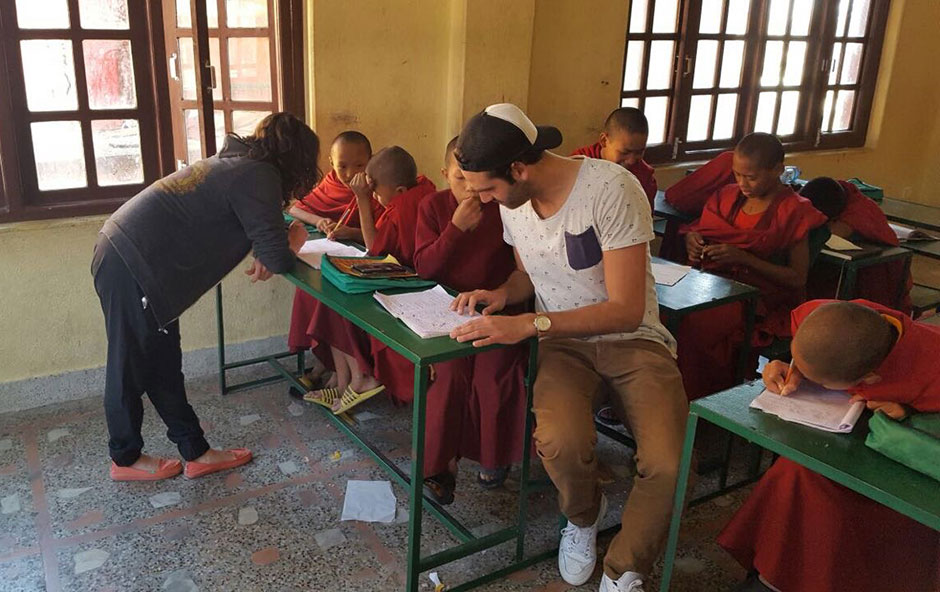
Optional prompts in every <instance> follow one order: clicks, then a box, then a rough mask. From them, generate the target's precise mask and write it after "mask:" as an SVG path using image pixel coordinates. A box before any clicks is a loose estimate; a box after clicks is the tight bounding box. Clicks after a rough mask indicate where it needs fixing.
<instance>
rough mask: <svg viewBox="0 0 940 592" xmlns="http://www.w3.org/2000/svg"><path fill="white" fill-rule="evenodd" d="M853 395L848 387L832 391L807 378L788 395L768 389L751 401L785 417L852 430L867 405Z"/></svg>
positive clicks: (819, 426)
mask: <svg viewBox="0 0 940 592" xmlns="http://www.w3.org/2000/svg"><path fill="white" fill-rule="evenodd" d="M849 399H850V396H849V394H848V393H846V392H845V391H831V390H828V389H825V388H823V387H821V386H818V385H815V384H812V383H808V382H807V383H804V384H802V385H800V388H799V389H798V390H797V391H796V392H795V393H792V394H790V395H787V396H786V397H783V396H780V395H776V394H774V393H772V392H770V391H767V390H765V391H764V392H762V393H761V394H760V395H758V396H757V397H756V398H755V399H754V400H753V401H752V402H751V407H753V408H755V409H760V410H761V411H764V412H765V413H769V414H771V415H776V416H777V417H779V418H780V419H783V420H784V421H790V422H793V423H799V424H803V425H806V426H810V427H813V428H816V429H819V430H824V431H827V432H838V433H848V432H851V431H852V428H854V427H855V422H856V421H858V418H859V416H860V415H861V414H862V410H863V409H864V408H865V403H863V402H861V401H859V402H857V403H852V402H850V400H849Z"/></svg>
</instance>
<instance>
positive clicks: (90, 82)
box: [0, 0, 303, 221]
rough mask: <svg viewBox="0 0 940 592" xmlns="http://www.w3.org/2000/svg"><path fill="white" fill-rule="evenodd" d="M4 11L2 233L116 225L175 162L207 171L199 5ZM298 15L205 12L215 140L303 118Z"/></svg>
mask: <svg viewBox="0 0 940 592" xmlns="http://www.w3.org/2000/svg"><path fill="white" fill-rule="evenodd" d="M7 5H10V6H11V7H12V8H13V12H12V16H11V18H6V15H4V18H2V19H0V37H2V42H0V64H5V69H3V68H0V122H2V123H0V221H16V220H27V219H36V218H55V217H67V216H76V215H88V214H97V213H106V212H110V211H112V210H114V209H115V208H116V207H117V206H119V205H120V204H121V203H123V202H124V201H126V200H127V199H128V198H130V197H132V196H133V195H135V194H136V193H137V192H139V191H140V190H141V189H143V188H144V187H146V186H147V185H148V184H150V183H152V182H153V181H154V180H156V179H158V178H160V177H161V176H163V175H165V174H168V173H169V172H172V171H173V170H174V169H175V164H176V163H175V160H176V159H179V160H180V161H183V162H189V161H192V160H194V159H197V158H199V157H201V150H202V147H201V141H200V137H199V134H198V133H196V134H195V136H194V135H193V131H196V132H198V131H199V116H198V114H197V109H198V108H201V106H202V101H196V100H195V98H196V97H195V93H196V76H195V67H194V61H193V53H194V52H193V28H192V25H191V19H190V15H191V14H192V12H191V11H192V9H193V8H194V7H195V5H196V0H9V1H8V4H7V3H5V4H4V6H7ZM178 6H180V7H182V8H184V9H185V13H184V12H183V11H180V14H179V15H177V7H178ZM301 8H302V2H301V0H280V1H276V0H208V1H207V15H206V16H207V17H208V19H209V21H210V27H211V29H210V31H209V36H210V46H211V48H214V51H210V54H211V56H210V59H211V62H212V65H213V67H214V69H215V70H216V71H218V72H219V73H220V76H219V77H218V80H217V82H218V84H217V88H216V89H215V91H214V93H213V94H214V97H213V98H214V99H216V100H215V101H214V103H215V105H214V107H210V108H214V109H216V113H217V114H218V117H217V124H216V125H217V128H218V129H217V131H216V133H217V134H219V135H221V134H222V133H223V132H226V131H235V132H237V133H249V132H250V131H252V129H253V124H254V123H255V122H256V121H257V120H259V119H260V118H261V117H263V116H264V115H266V114H267V113H270V112H272V111H275V110H281V109H289V110H292V111H294V112H295V113H298V114H300V115H302V114H303V94H302V93H303V72H302V54H301V51H302V49H301V48H302V41H301V40H302V29H301V27H302V24H303V20H302V18H301ZM213 17H214V18H215V19H216V20H215V21H214V22H213V21H212V18H213ZM219 19H221V21H219ZM164 28H165V29H166V33H170V32H172V36H171V35H169V34H166V35H165V31H164ZM187 43H188V46H187ZM171 47H172V51H170V48H171ZM187 49H188V52H189V53H188V54H187V53H186V51H187ZM168 57H172V58H173V59H170V60H168ZM187 59H188V60H189V62H188V66H187ZM167 64H169V65H170V68H169V70H170V71H169V72H168V67H167ZM173 66H176V67H177V68H178V69H177V70H174V68H173ZM187 67H188V70H187ZM187 73H188V75H189V76H190V78H189V79H187V78H186V75H187ZM174 77H175V78H176V80H173V78H174ZM168 78H170V82H171V83H170V84H168ZM174 83H175V84H174ZM174 93H175V94H174ZM190 94H192V97H191V98H192V99H193V100H192V101H191V102H187V101H188V100H189V98H190ZM194 139H195V142H194Z"/></svg>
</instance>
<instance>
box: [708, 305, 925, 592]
mask: <svg viewBox="0 0 940 592" xmlns="http://www.w3.org/2000/svg"><path fill="white" fill-rule="evenodd" d="M792 324H793V326H792V328H793V332H794V339H793V344H792V347H791V352H792V354H793V370H792V372H791V373H790V376H789V379H788V378H787V372H788V369H789V365H788V364H787V363H785V362H782V361H779V360H775V361H773V362H770V363H769V364H767V366H766V367H765V369H764V373H763V378H764V384H765V385H766V386H767V388H768V389H769V390H770V391H772V392H775V393H779V394H781V395H787V394H789V393H791V392H793V391H794V390H795V389H796V387H797V386H798V385H799V383H800V382H801V381H802V380H804V379H808V380H812V381H813V382H816V383H818V384H822V385H825V386H827V387H829V388H832V389H841V390H847V391H849V392H851V393H852V394H853V395H854V397H855V399H856V400H864V401H866V402H867V406H868V408H869V409H874V410H875V411H876V412H878V413H885V414H886V415H888V416H889V417H893V418H896V419H900V418H902V417H904V416H905V415H906V414H908V413H912V412H937V411H940V365H938V364H937V363H936V362H937V360H938V359H940V327H936V326H933V325H927V324H924V323H918V322H914V321H912V320H911V319H910V318H909V317H908V316H907V315H905V314H903V313H901V312H899V311H896V310H891V309H889V308H886V307H884V306H881V305H878V304H875V303H873V302H869V301H866V300H854V301H851V302H841V301H832V300H828V301H827V300H815V301H812V302H807V303H806V304H804V305H802V306H800V307H799V308H797V309H796V310H794V311H793V316H792ZM718 543H719V544H720V545H721V546H722V547H724V548H725V549H726V550H727V551H728V552H729V553H731V554H732V555H733V556H734V558H735V559H737V560H738V561H739V562H740V563H741V565H743V566H744V567H745V568H747V569H749V570H756V571H757V572H758V573H759V578H758V577H757V576H752V578H751V579H752V582H751V587H750V588H748V589H749V590H769V589H777V590H785V591H786V592H824V591H830V590H852V591H853V592H902V591H903V592H936V591H937V590H940V533H938V532H936V531H934V530H932V529H931V528H929V527H927V526H925V525H923V524H920V523H919V522H915V521H914V520H911V519H910V518H907V517H905V516H902V515H901V514H899V513H897V512H895V511H894V510H891V509H889V508H887V507H885V506H883V505H881V504H879V503H876V502H874V501H873V500H871V499H869V498H867V497H864V496H862V495H860V494H858V493H855V492H853V491H851V490H849V489H848V488H846V487H843V486H841V485H838V484H836V483H834V482H832V481H830V480H829V479H826V478H825V477H822V476H820V475H819V474H817V473H814V472H812V471H810V470H809V469H806V468H804V467H802V466H800V465H798V464H796V463H794V462H792V461H789V460H786V459H782V458H781V459H780V460H778V461H777V462H776V463H774V465H773V466H772V467H771V468H770V470H768V471H767V473H766V474H765V475H764V476H763V478H762V479H761V480H760V482H759V483H758V484H757V486H756V487H755V488H754V491H753V492H752V493H751V495H750V497H748V499H747V501H745V502H744V505H743V506H742V507H741V509H740V510H738V512H737V514H735V516H734V517H733V518H732V519H731V522H730V523H729V524H728V525H727V526H726V527H725V529H724V531H723V532H722V533H721V535H720V536H719V537H718ZM768 585H769V586H772V588H770V587H768Z"/></svg>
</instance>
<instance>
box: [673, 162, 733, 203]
mask: <svg viewBox="0 0 940 592" xmlns="http://www.w3.org/2000/svg"><path fill="white" fill-rule="evenodd" d="M733 159H734V151H733V150H729V151H727V152H722V153H721V154H719V155H718V156H716V157H715V158H713V159H711V160H710V161H708V162H707V163H705V164H704V165H702V166H700V167H699V168H697V169H695V170H694V171H693V172H691V173H689V174H688V175H686V176H685V177H683V178H681V179H679V180H678V181H677V182H676V183H675V184H673V185H672V186H671V187H670V188H669V189H667V190H666V192H665V197H666V201H667V202H669V204H670V205H672V207H674V208H676V209H677V210H679V211H680V212H683V213H686V214H689V215H691V216H701V215H702V210H703V209H705V203H706V202H707V201H708V199H709V198H710V197H711V196H712V195H714V194H715V192H716V191H718V190H719V189H721V188H722V187H724V186H725V185H730V184H731V183H734V182H735V177H734V173H733V172H732V170H731V164H732V160H733Z"/></svg>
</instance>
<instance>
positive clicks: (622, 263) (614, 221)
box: [452, 103, 689, 592]
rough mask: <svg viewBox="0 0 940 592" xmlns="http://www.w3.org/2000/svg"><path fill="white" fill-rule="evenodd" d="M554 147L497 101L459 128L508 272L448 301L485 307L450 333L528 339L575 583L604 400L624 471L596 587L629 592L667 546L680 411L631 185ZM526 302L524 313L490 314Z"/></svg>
mask: <svg viewBox="0 0 940 592" xmlns="http://www.w3.org/2000/svg"><path fill="white" fill-rule="evenodd" d="M559 144H561V133H560V132H559V131H558V129H556V128H553V127H548V126H539V127H536V126H535V125H534V124H533V123H532V122H531V121H530V120H529V118H528V117H526V116H525V114H524V113H523V112H522V111H521V110H520V109H519V108H518V107H516V106H515V105H511V104H508V103H503V104H498V105H491V106H490V107H487V108H486V109H485V110H484V111H482V112H481V113H479V114H477V115H475V116H474V117H472V118H471V119H470V120H469V121H468V122H467V124H466V125H465V126H464V129H463V130H462V131H461V132H460V137H459V140H458V142H457V149H456V151H455V155H456V157H457V162H458V163H459V164H460V168H461V169H462V170H463V173H464V176H465V177H466V179H467V181H468V183H469V184H470V185H471V186H472V187H473V189H474V190H475V191H477V192H479V194H480V199H481V200H483V201H484V202H488V201H490V200H496V201H497V202H499V204H500V205H501V206H503V207H502V208H500V212H501V214H502V219H503V226H504V238H505V240H506V242H507V243H509V244H510V245H512V246H513V247H514V250H515V255H516V265H517V270H516V271H515V272H514V273H513V274H512V275H511V276H510V277H509V279H508V280H507V281H506V283H505V284H503V285H502V286H501V287H500V288H498V289H496V290H477V291H474V292H468V293H464V294H461V295H460V296H458V298H457V299H456V300H455V301H454V308H455V309H456V310H458V311H460V312H461V313H466V314H473V311H475V309H476V306H477V305H484V306H485V308H484V310H483V316H481V317H478V318H476V319H474V320H470V321H469V322H467V323H466V324H465V325H463V326H461V327H459V328H457V329H456V330H455V331H454V333H453V334H452V336H453V337H454V338H456V339H457V340H459V341H472V342H473V344H474V345H476V346H485V345H489V344H493V343H502V344H510V343H517V342H519V341H522V340H524V339H527V338H530V337H533V336H536V335H537V336H538V337H539V339H540V341H539V367H538V376H537V378H536V382H535V400H534V406H533V411H534V413H535V418H536V429H535V433H534V438H535V444H536V447H537V449H538V453H539V456H540V457H541V458H542V462H543V464H544V466H545V469H546V470H547V471H548V474H549V476H551V478H552V481H553V482H554V483H555V486H556V487H557V488H558V491H559V503H560V506H561V510H562V512H564V514H565V515H566V516H567V517H568V526H567V527H566V528H565V529H564V530H562V540H561V546H560V548H559V552H558V567H559V570H560V571H561V575H562V577H563V578H564V579H565V581H567V582H568V583H570V584H574V585H581V584H583V583H585V582H586V581H587V580H588V579H590V577H591V574H592V572H593V571H594V565H595V563H596V559H597V547H596V538H597V530H598V525H599V524H600V522H601V520H602V519H603V517H604V513H605V511H606V509H607V500H606V497H605V496H604V495H603V493H602V492H601V490H600V487H599V486H598V478H597V477H598V475H597V457H596V456H595V451H594V449H595V446H596V444H597V434H596V432H595V429H594V414H593V406H594V403H595V400H596V399H597V398H598V397H599V396H600V394H601V393H602V392H606V391H607V390H609V391H610V392H611V393H612V396H611V399H612V400H611V403H612V404H613V406H614V409H615V410H616V411H617V412H618V413H619V415H620V416H621V417H622V418H623V419H624V420H625V422H626V423H628V424H629V425H630V429H631V431H632V432H633V435H634V437H635V438H636V441H637V455H636V463H637V475H636V477H635V478H634V482H633V489H632V491H631V493H630V498H629V499H628V500H627V503H626V504H625V506H624V508H623V514H622V524H623V528H622V530H621V531H620V532H619V533H618V534H617V536H616V537H614V539H613V541H612V542H611V544H610V547H609V549H608V551H607V555H606V557H605V558H604V575H603V576H602V578H601V583H600V590H601V592H613V591H615V590H630V591H632V592H638V591H641V590H642V589H643V587H642V586H643V581H642V580H643V577H644V575H647V574H649V573H650V571H651V570H652V568H653V564H654V562H655V561H656V559H657V557H658V555H659V553H660V552H661V550H662V547H663V545H664V543H665V540H666V535H667V532H668V528H669V520H670V516H671V512H672V502H673V494H674V490H675V484H676V477H677V473H678V468H679V457H680V454H681V449H682V439H683V434H684V428H685V421H686V416H687V415H688V409H689V408H688V402H687V399H686V396H685V391H684V390H683V388H682V378H681V376H680V375H679V370H678V368H677V367H676V362H675V341H674V340H673V337H672V335H670V334H669V332H668V331H667V330H666V329H665V328H664V327H663V325H662V324H661V323H660V321H659V306H658V303H657V301H656V291H655V285H654V281H653V274H652V271H651V269H650V255H649V242H650V241H651V240H653V224H652V219H651V216H650V207H649V202H648V201H647V199H646V195H645V194H644V192H643V188H642V187H641V186H640V183H639V182H638V181H637V179H636V177H634V176H633V175H632V174H631V173H630V172H628V171H627V170H626V169H624V168H623V167H621V166H619V165H617V164H614V163H611V162H606V161H603V160H596V159H591V158H565V157H562V156H558V155H556V154H553V153H551V152H548V151H547V150H548V149H550V148H555V147H557V146H558V145H559ZM533 296H534V297H535V304H536V311H537V312H536V313H534V314H523V315H516V316H490V313H494V312H497V311H499V310H502V308H503V307H504V306H506V305H507V304H515V303H519V302H525V301H527V300H529V299H530V298H532V297H533ZM605 386H606V387H609V388H607V389H604V388H602V387H605Z"/></svg>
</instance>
